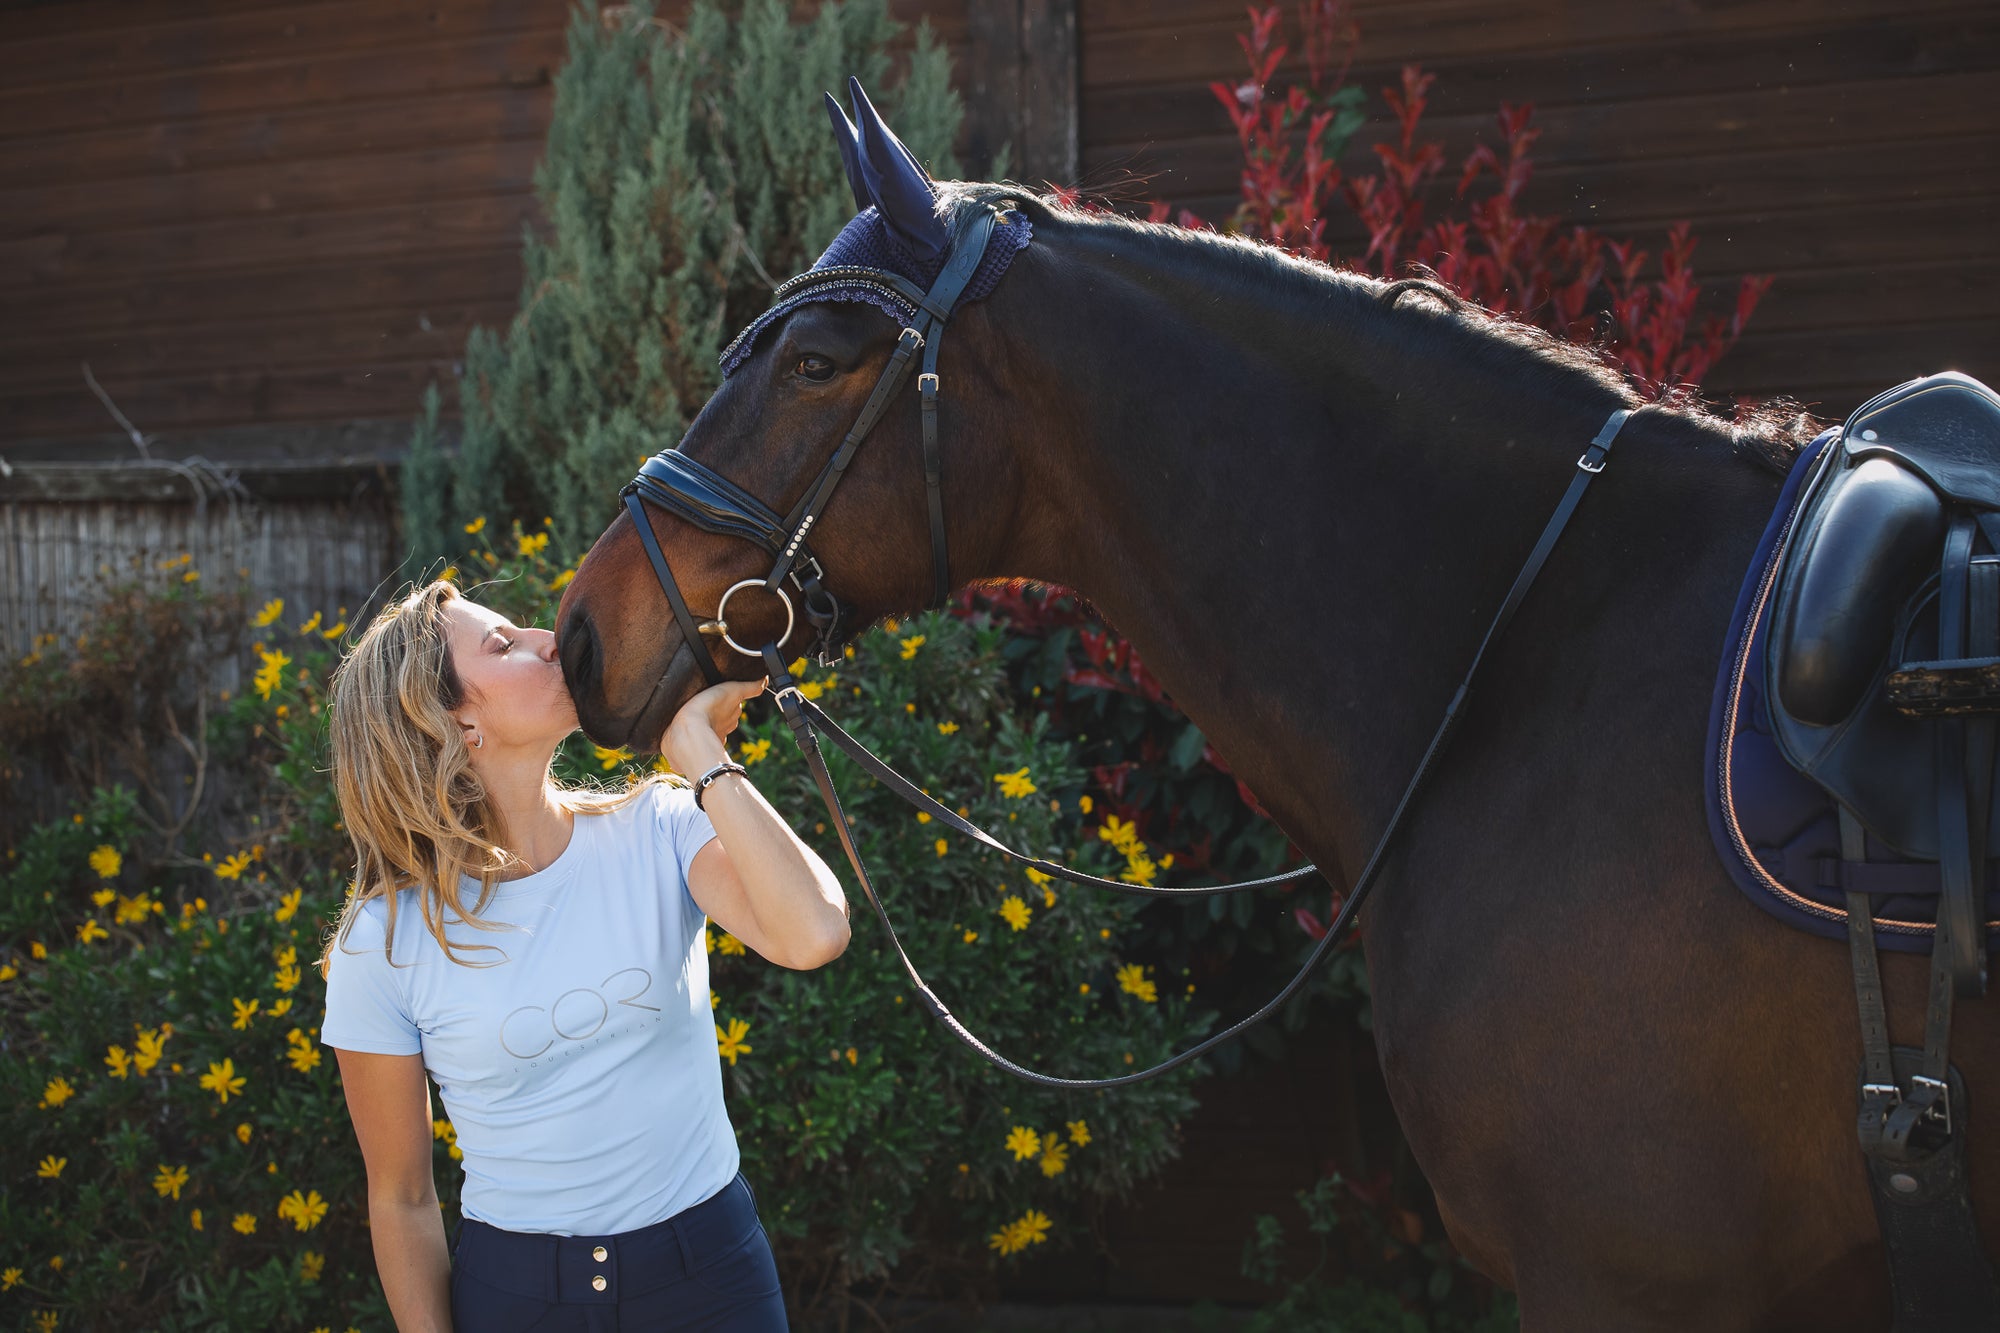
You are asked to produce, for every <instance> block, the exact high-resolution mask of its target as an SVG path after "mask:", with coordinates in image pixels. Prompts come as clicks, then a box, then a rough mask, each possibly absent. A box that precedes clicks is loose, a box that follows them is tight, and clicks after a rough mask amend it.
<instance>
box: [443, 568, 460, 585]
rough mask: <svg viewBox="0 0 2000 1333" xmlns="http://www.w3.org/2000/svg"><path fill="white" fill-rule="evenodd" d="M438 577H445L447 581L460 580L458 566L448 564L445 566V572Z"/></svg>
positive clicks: (454, 581)
mask: <svg viewBox="0 0 2000 1333" xmlns="http://www.w3.org/2000/svg"><path fill="white" fill-rule="evenodd" d="M438 577H439V578H441V579H443V580H444V581H445V582H446V583H456V582H458V566H457V565H446V566H445V567H444V573H442V574H440V575H438Z"/></svg>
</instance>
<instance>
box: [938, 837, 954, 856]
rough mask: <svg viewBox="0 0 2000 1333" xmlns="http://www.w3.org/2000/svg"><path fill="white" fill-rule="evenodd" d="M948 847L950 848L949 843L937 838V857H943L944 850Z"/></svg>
mask: <svg viewBox="0 0 2000 1333" xmlns="http://www.w3.org/2000/svg"><path fill="white" fill-rule="evenodd" d="M950 846H951V844H950V843H948V842H946V841H945V840H944V839H943V838H939V839H938V840H937V854H938V855H939V856H943V855H944V854H945V850H946V849H947V848H949V847H950Z"/></svg>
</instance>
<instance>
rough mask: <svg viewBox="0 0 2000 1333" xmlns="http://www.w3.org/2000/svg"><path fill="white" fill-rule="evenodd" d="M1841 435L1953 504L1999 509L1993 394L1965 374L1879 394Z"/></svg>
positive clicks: (1997, 404)
mask: <svg viewBox="0 0 2000 1333" xmlns="http://www.w3.org/2000/svg"><path fill="white" fill-rule="evenodd" d="M1842 436H1843V443H1844V445H1845V447H1846V449H1847V450H1848V452H1849V453H1850V454H1851V455H1853V456H1854V457H1856V458H1867V457H1872V456H1878V455H1879V456H1883V457H1888V458H1893V459H1895V460H1896V461H1897V462H1899V463H1901V464H1902V465H1903V466H1904V467H1907V468H1909V469H1910V470H1912V471H1913V472H1915V473H1917V474H1918V475H1919V476H1921V477H1923V479H1924V480H1926V481H1928V482H1929V483H1930V484H1931V485H1932V486H1934V487H1936V488H1937V490H1938V491H1939V493H1940V494H1942V495H1945V496H1947V497H1949V498H1951V499H1953V500H1956V501H1958V502H1959V503H1960V504H1966V505H1971V506H1973V507H1974V508H1977V509H2000V395H1995V394H1994V392H1993V390H1991V389H1989V388H1987V387H1986V386H1985V385H1984V384H1981V383H1980V382H1979V381H1978V380H1976V379H1973V378H1972V377H1971V376H1970V375H1961V374H1959V373H1958V372H1957V371H1955V370H1947V371H1943V372H1941V373H1939V374H1936V375H1927V376H1925V377H1924V378H1922V379H1918V380H1911V381H1910V382H1909V383H1907V384H1901V385H1898V386H1897V387H1895V388H1893V389H1890V390H1889V391H1888V392H1886V393H1882V394H1878V395H1877V396H1875V397H1874V398H1872V399H1870V400H1869V401H1868V402H1866V403H1864V404H1862V405H1861V407H1860V408H1859V409H1857V410H1856V411H1855V413H1854V415H1853V416H1851V417H1849V418H1848V420H1847V425H1846V427H1845V428H1844V429H1843V430H1842Z"/></svg>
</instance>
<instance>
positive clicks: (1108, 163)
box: [1083, 135, 2000, 226]
mask: <svg viewBox="0 0 2000 1333" xmlns="http://www.w3.org/2000/svg"><path fill="white" fill-rule="evenodd" d="M1241 169H1242V150H1241V149H1240V148H1239V147H1238V145H1237V142H1236V140H1235V138H1234V137H1233V136H1232V137H1229V138H1226V139H1224V138H1217V139H1202V140H1193V141H1188V142H1183V143H1180V144H1175V145H1172V146H1171V148H1170V149H1161V150H1158V151H1154V152H1147V153H1138V152H1131V151H1117V152H1113V151H1110V150H1096V151H1094V152H1092V153H1089V154H1086V156H1085V158H1084V168H1083V175H1084V179H1085V180H1086V181H1091V182H1093V183H1096V182H1100V181H1111V182H1116V181H1117V180H1120V179H1122V178H1123V177H1125V176H1127V175H1133V174H1137V175H1146V174H1154V173H1156V175H1155V179H1154V180H1153V181H1152V182H1151V190H1150V193H1151V194H1152V195H1153V196H1154V197H1164V198H1167V199H1169V200H1175V199H1180V198H1199V197H1215V196H1224V195H1226V194H1227V193H1228V192H1230V191H1231V190H1232V189H1233V187H1234V186H1235V184H1236V181H1237V178H1238V175H1239V173H1240V171H1241ZM1995 181H2000V135H1991V136H1986V137H1975V138H1963V139H1960V138H1950V139H1947V138H1943V137H1940V136H1932V137H1926V138H1916V139H1911V140H1909V141H1907V142H1902V143H1886V144H1880V145H1874V146H1871V147H1870V148H1868V149H1867V150H1866V151H1862V150H1860V149H1858V148H1856V147H1854V146H1851V145H1848V144H1844V143H1834V144H1827V145H1819V146H1808V147H1801V148H1797V149H1792V148H1759V149H1757V150H1756V151H1751V150H1749V149H1748V148H1747V147H1746V148H1745V149H1743V150H1739V151H1735V152H1731V153H1719V154H1712V155H1709V156H1705V157H1677V158H1669V159H1662V160H1655V161H1650V162H1645V163H1633V164H1631V165H1629V166H1627V165H1624V164H1622V163H1620V164H1617V165H1613V164H1611V163H1608V162H1603V161H1585V162H1572V163H1557V162H1553V161H1549V160H1547V159H1544V160H1543V165H1542V166H1541V167H1540V169H1538V170H1537V171H1536V173H1535V176H1534V179H1533V180H1532V181H1531V182H1530V184H1529V186H1528V188H1527V190H1526V191H1525V192H1524V195H1523V201H1524V206H1525V207H1526V208H1527V209H1528V210H1529V211H1534V212H1554V213H1556V214H1558V215H1559V216H1562V217H1565V218H1569V219H1575V220H1584V219H1588V220H1590V221H1591V222H1593V223H1594V224H1596V225H1600V226H1602V225H1608V224H1611V223H1614V222H1615V223H1618V224H1619V225H1627V226H1629V225H1632V224H1635V223H1638V222H1645V221H1660V220H1665V219H1672V218H1678V217H1689V218H1695V219H1697V220H1698V219H1701V218H1703V217H1705V216H1709V215H1713V214H1721V213H1730V214H1743V213H1756V212H1759V211H1762V210H1766V209H1784V208H1787V207H1792V206H1797V205H1800V204H1807V203H1810V204H1814V205H1817V206H1820V207H1846V206H1850V205H1858V204H1874V203H1880V202H1883V201H1885V200H1890V199H1901V200H1908V201H1910V202H1913V203H1914V202H1917V201H1920V200H1923V199H1926V198H1930V199H1936V198H1949V197H1962V196H1965V195H1969V194H1973V193H1983V192H1986V191H1990V190H1991V188H1992V186H1993V183H1994V182H1995ZM1443 194H1444V192H1443V191H1441V192H1440V198H1442V197H1443Z"/></svg>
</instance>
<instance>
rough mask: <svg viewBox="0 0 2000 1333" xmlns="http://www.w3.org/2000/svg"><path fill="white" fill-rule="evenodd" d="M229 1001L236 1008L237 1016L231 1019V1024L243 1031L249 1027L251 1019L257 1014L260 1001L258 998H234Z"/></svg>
mask: <svg viewBox="0 0 2000 1333" xmlns="http://www.w3.org/2000/svg"><path fill="white" fill-rule="evenodd" d="M229 1003H230V1004H232V1005H234V1006H235V1008H236V1017H235V1018H233V1019H231V1020H230V1021H229V1026H230V1027H233V1028H235V1029H236V1030H237V1031H238V1032H241V1031H243V1030H244V1029H245V1028H247V1027H249V1026H250V1020H251V1019H253V1018H255V1017H256V1016H257V1007H258V1004H259V1003H260V1002H259V1001H257V1000H237V999H232V1000H230V1002H229Z"/></svg>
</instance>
